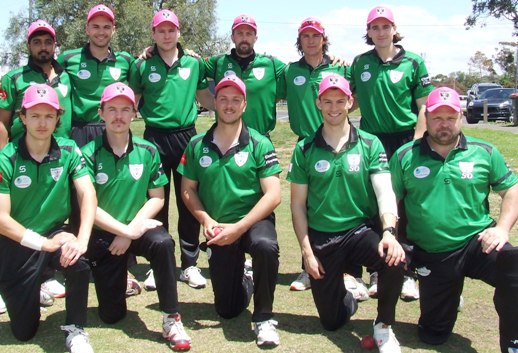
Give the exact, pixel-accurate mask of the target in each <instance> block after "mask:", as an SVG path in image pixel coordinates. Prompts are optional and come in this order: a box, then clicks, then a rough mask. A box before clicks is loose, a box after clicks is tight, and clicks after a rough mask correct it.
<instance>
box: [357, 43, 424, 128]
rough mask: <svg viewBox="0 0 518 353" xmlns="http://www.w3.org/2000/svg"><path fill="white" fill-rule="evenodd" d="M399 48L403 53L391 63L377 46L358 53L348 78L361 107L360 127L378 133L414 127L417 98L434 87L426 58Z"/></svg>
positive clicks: (417, 111)
mask: <svg viewBox="0 0 518 353" xmlns="http://www.w3.org/2000/svg"><path fill="white" fill-rule="evenodd" d="M397 47H398V48H399V49H400V51H399V53H398V54H397V55H396V56H395V57H394V58H393V60H391V61H388V62H383V61H382V60H381V59H380V57H379V56H378V54H377V52H376V50H375V49H373V50H370V51H368V52H366V53H364V54H361V55H359V56H357V57H356V58H354V60H353V63H352V65H351V70H350V74H349V75H348V77H347V78H348V79H349V81H350V83H351V90H352V92H353V94H354V95H355V96H356V99H357V100H358V104H359V106H360V110H361V115H362V118H361V121H360V128H361V129H362V130H365V131H367V132H370V133H372V134H375V135H378V134H389V133H394V132H402V131H407V130H412V129H414V128H415V125H416V123H417V115H418V113H419V109H418V107H417V105H416V103H415V101H416V99H419V98H422V97H426V96H427V95H428V94H429V93H430V92H431V91H432V90H433V86H432V84H431V80H430V76H429V75H428V71H427V69H426V66H425V63H424V60H423V59H422V58H421V57H420V56H418V55H416V54H414V53H411V52H408V51H405V49H403V47H401V46H397Z"/></svg>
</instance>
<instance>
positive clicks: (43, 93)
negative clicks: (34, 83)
mask: <svg viewBox="0 0 518 353" xmlns="http://www.w3.org/2000/svg"><path fill="white" fill-rule="evenodd" d="M36 92H37V93H38V95H39V96H40V97H41V98H43V97H45V96H46V95H47V90H46V89H45V88H37V89H36Z"/></svg>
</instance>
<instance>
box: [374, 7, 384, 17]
mask: <svg viewBox="0 0 518 353" xmlns="http://www.w3.org/2000/svg"><path fill="white" fill-rule="evenodd" d="M376 13H377V14H378V15H380V16H382V15H383V14H384V13H385V8H384V7H378V8H377V9H376Z"/></svg>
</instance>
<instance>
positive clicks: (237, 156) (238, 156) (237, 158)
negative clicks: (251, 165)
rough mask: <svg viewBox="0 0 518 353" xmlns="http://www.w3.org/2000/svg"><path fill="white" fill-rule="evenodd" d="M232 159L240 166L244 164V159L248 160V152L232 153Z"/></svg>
mask: <svg viewBox="0 0 518 353" xmlns="http://www.w3.org/2000/svg"><path fill="white" fill-rule="evenodd" d="M234 160H235V161H236V164H237V166H238V167H242V166H243V165H245V163H246V161H247V160H248V152H238V153H236V154H235V155H234Z"/></svg>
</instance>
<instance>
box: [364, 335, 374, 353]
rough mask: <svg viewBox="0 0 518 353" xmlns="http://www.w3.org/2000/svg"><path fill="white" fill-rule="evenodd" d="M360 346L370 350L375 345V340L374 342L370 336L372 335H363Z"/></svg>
mask: <svg viewBox="0 0 518 353" xmlns="http://www.w3.org/2000/svg"><path fill="white" fill-rule="evenodd" d="M360 346H361V347H362V348H363V349H367V350H371V349H374V348H375V347H376V342H374V338H372V336H364V337H363V338H362V340H361V342H360Z"/></svg>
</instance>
